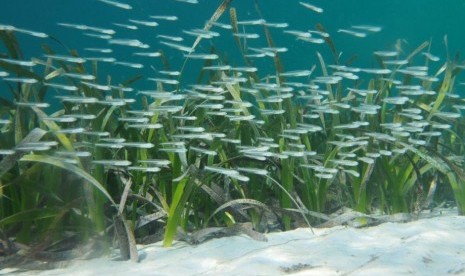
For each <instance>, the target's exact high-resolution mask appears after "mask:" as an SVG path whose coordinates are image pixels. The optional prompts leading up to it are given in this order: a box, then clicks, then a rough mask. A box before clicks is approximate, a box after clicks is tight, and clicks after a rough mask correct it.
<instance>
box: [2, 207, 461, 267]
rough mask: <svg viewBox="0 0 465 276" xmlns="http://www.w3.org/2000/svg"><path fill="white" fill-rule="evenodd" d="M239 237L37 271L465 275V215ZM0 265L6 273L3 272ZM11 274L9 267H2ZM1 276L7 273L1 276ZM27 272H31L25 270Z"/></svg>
mask: <svg viewBox="0 0 465 276" xmlns="http://www.w3.org/2000/svg"><path fill="white" fill-rule="evenodd" d="M266 236H267V238H268V242H260V241H255V240H252V239H250V238H249V237H248V236H245V235H241V236H234V237H227V238H220V239H213V240H209V241H207V242H204V243H202V244H199V245H197V246H191V245H188V244H186V243H184V242H175V243H174V245H173V247H171V248H163V247H162V244H161V243H155V244H152V245H148V246H143V247H139V253H140V255H141V258H142V260H141V262H140V263H137V264H136V263H132V262H130V261H127V262H122V261H113V260H111V259H109V258H98V259H92V260H85V261H76V262H74V263H73V264H72V265H70V266H68V267H66V268H64V269H56V270H48V271H42V272H34V273H32V272H29V274H30V275H80V276H84V275H100V276H102V275H111V276H116V275H132V276H142V275H170V276H171V275H376V276H381V275H398V274H409V275H465V217H463V216H457V215H450V214H448V215H442V216H438V217H433V218H429V219H420V220H416V221H413V222H409V223H384V224H381V225H378V226H374V227H369V228H361V229H355V228H350V227H344V226H337V227H332V228H325V229H316V228H315V229H313V233H312V231H311V230H310V229H308V228H307V229H303V228H301V229H296V230H293V231H289V232H280V233H270V234H267V235H266ZM1 270H2V269H1V268H0V272H1ZM3 272H5V270H4V271H3ZM0 274H1V273H0ZM26 274H27V273H26Z"/></svg>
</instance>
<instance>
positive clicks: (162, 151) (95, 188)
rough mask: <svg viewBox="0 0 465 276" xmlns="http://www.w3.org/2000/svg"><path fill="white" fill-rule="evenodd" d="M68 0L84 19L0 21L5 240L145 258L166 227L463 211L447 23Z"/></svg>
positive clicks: (280, 224) (212, 4)
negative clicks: (351, 20)
mask: <svg viewBox="0 0 465 276" xmlns="http://www.w3.org/2000/svg"><path fill="white" fill-rule="evenodd" d="M19 2H21V1H19ZM45 2H47V1H45ZM48 2H50V1H48ZM52 2H53V1H52ZM69 2H70V4H69V5H76V10H78V11H80V12H81V13H80V14H81V15H83V16H75V17H74V18H73V20H72V21H67V20H66V17H63V16H60V14H59V13H58V14H55V15H56V19H55V18H54V17H53V16H52V15H53V13H51V12H50V11H48V13H47V14H48V15H47V18H46V21H47V22H49V21H51V22H52V24H53V28H55V29H60V30H62V32H63V33H62V34H60V33H55V34H51V33H49V32H47V30H46V29H43V28H41V25H40V24H37V25H29V26H25V25H21V22H15V23H14V24H13V23H11V22H0V39H1V46H0V82H1V86H0V89H1V91H0V158H1V161H0V235H1V236H0V239H2V240H4V241H9V240H14V241H15V242H17V243H20V244H24V245H27V246H28V247H29V248H30V249H31V251H34V250H35V251H37V252H38V251H54V252H59V251H60V250H65V249H69V248H72V247H74V246H76V245H78V244H82V243H86V242H88V241H89V240H99V241H100V242H102V243H103V244H104V245H105V247H106V248H110V247H111V246H119V247H121V248H122V249H123V248H126V249H124V251H125V252H126V253H125V255H126V257H127V258H129V257H131V258H133V259H137V256H136V255H137V252H135V248H134V245H135V243H136V242H144V241H147V240H150V238H152V241H153V239H155V240H156V237H157V235H158V236H159V237H160V239H162V240H163V243H164V245H165V246H170V245H171V244H172V242H173V240H174V239H175V238H176V237H177V235H178V236H179V233H191V232H193V231H198V230H201V229H208V228H213V227H230V228H231V227H234V226H235V225H243V224H244V223H249V224H251V225H252V227H253V229H254V231H258V232H267V231H280V230H289V229H294V228H296V227H313V226H317V225H319V224H321V223H324V222H325V218H326V217H327V215H328V214H331V213H333V212H335V211H337V210H340V209H341V208H344V207H346V208H351V209H353V210H355V211H358V212H362V213H367V214H387V215H390V214H397V213H410V214H418V213H419V212H420V211H422V210H424V209H428V208H434V207H436V206H438V205H444V204H446V205H448V206H456V207H457V209H458V210H459V213H460V214H464V212H465V186H464V185H465V164H464V154H465V148H464V147H465V144H464V140H463V139H464V138H465V120H464V116H463V115H464V110H465V100H464V94H463V91H462V90H463V89H464V86H463V83H461V81H460V79H461V74H462V70H463V69H464V68H465V63H464V62H463V60H462V59H461V56H460V52H459V51H458V52H456V51H455V50H452V49H453V48H452V47H454V45H451V44H452V43H450V42H449V41H450V40H451V41H456V39H455V38H454V36H453V35H452V38H451V39H450V40H449V37H451V35H448V34H447V33H441V35H440V36H439V37H437V36H435V37H434V39H432V38H431V37H430V36H425V37H422V40H421V41H417V40H418V37H416V38H415V39H411V40H410V39H409V38H408V37H407V38H406V37H395V33H389V34H388V35H383V33H384V32H388V31H386V29H387V30H389V22H387V23H383V22H379V21H375V19H374V18H376V17H374V16H371V17H370V16H368V15H367V19H364V18H359V22H356V23H357V24H348V25H342V26H341V25H339V26H336V25H335V24H336V23H334V22H332V21H331V18H332V17H334V18H336V17H337V16H340V15H339V14H337V13H335V12H333V11H332V10H336V11H338V12H341V11H340V9H341V8H340V7H338V5H337V4H336V3H333V2H334V1H329V3H332V4H328V3H326V4H323V3H321V6H320V5H319V4H320V3H319V2H318V1H313V2H314V3H313V2H312V3H310V2H308V1H285V2H286V3H287V4H286V5H284V6H283V4H282V2H280V1H258V0H255V1H246V2H247V4H245V1H239V0H237V1H232V0H223V1H201V0H199V1H196V0H182V1H181V0H165V1H155V3H150V4H148V3H146V2H145V1H129V0H128V1H125V2H124V1H123V2H124V3H123V2H119V1H118V2H117V1H109V0H95V1H90V0H89V1H88V2H89V3H91V6H90V7H89V6H86V7H81V8H79V7H78V5H77V4H76V3H74V4H73V2H76V1H69ZM275 2H276V3H275ZM283 2H284V1H283ZM320 2H322V1H320ZM348 2H350V1H348ZM352 2H353V1H352ZM361 2H364V1H361ZM394 2H395V1H394ZM413 2H415V1H413ZM452 2H454V1H452ZM458 2H459V1H457V3H458ZM23 5H26V4H23ZM273 5H277V6H279V8H277V7H273ZM431 5H432V4H431ZM94 6H95V8H92V7H94ZM56 9H57V10H59V9H60V6H57V7H56ZM92 11H94V12H95V13H96V14H102V17H103V18H104V20H103V21H104V22H103V23H101V22H100V23H101V24H97V25H96V24H95V23H94V22H99V20H102V19H101V18H96V17H97V15H95V16H87V17H86V16H85V15H86V14H87V15H88V13H90V12H92ZM106 11H108V12H109V13H114V17H111V18H108V17H104V16H103V15H105V12H106ZM180 11H184V14H182V15H181V14H179V13H180ZM327 14H329V16H327ZM323 16H326V17H323ZM412 16H413V15H412ZM434 16H436V15H431V17H434ZM437 16H438V17H439V16H441V15H440V14H438V15H437ZM442 16H443V15H442ZM2 20H3V19H2ZM40 20H44V19H43V18H41V19H40ZM325 20H326V21H327V22H325ZM394 23H395V22H394ZM394 23H393V24H394ZM327 24H329V27H327V26H328V25H327ZM412 24H413V23H412ZM44 25H46V24H44ZM47 26H48V25H47ZM412 32H415V30H413V31H412ZM419 32H420V31H419ZM421 32H426V33H427V29H426V31H425V30H424V29H421ZM421 32H420V33H421ZM60 35H61V36H60ZM65 38H69V39H70V40H71V41H74V42H75V43H76V44H78V45H79V47H77V46H73V44H72V43H70V42H68V41H67V40H64V39H65ZM386 40H387V41H386ZM338 41H342V42H341V43H340V44H339V43H338ZM22 42H24V43H22ZM354 45H355V46H354ZM357 45H361V46H360V48H358V47H357ZM458 46H460V45H458ZM461 46H463V44H462V45H461ZM344 47H347V48H348V49H349V50H348V52H347V53H346V52H345V51H344ZM371 48H373V50H370V49H371ZM357 49H362V52H360V53H357V52H355V51H357ZM462 50H463V49H462ZM184 235H186V234H184Z"/></svg>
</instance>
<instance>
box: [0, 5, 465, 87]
mask: <svg viewBox="0 0 465 276" xmlns="http://www.w3.org/2000/svg"><path fill="white" fill-rule="evenodd" d="M3 2H4V4H2V8H1V9H0V18H1V19H0V24H6V25H8V24H10V25H13V26H17V27H19V28H25V29H33V30H36V31H42V32H45V33H47V34H49V35H50V36H51V37H53V38H56V39H57V40H58V41H60V42H61V43H63V46H65V47H67V48H68V49H76V50H78V52H79V53H80V54H81V55H83V56H85V55H86V54H87V53H85V52H84V51H83V50H82V49H83V48H85V47H102V48H103V47H107V46H108V44H107V42H106V41H105V40H103V39H100V40H99V39H95V38H91V37H85V36H83V35H82V34H81V33H80V32H79V31H78V30H73V29H68V28H64V27H62V26H59V25H57V23H58V22H61V23H74V24H87V25H90V26H98V27H106V28H110V29H115V26H114V25H112V23H118V22H119V23H121V22H125V21H127V20H128V19H143V18H148V17H149V16H150V15H165V14H166V15H176V16H177V17H178V18H179V19H178V20H177V21H172V22H169V21H168V22H161V23H162V24H160V25H159V26H157V27H155V28H150V27H145V28H144V27H139V29H138V30H137V31H132V30H125V29H123V28H119V29H118V28H117V27H116V30H117V36H118V37H132V38H137V39H139V40H141V41H142V42H144V43H147V44H150V45H151V46H152V47H151V50H157V46H159V48H162V47H161V46H163V45H160V44H158V43H157V41H158V39H157V38H156V35H157V34H167V35H179V36H183V33H182V32H181V30H188V29H192V28H202V27H203V25H204V24H205V22H206V21H207V20H208V19H209V18H210V16H211V15H212V14H213V12H214V11H215V9H216V8H217V7H218V5H219V3H220V2H221V1H213V0H199V1H198V2H199V3H198V4H188V3H183V2H177V1H174V0H133V1H128V3H129V4H130V5H131V6H132V8H133V9H132V10H130V11H129V12H128V11H127V10H124V9H118V8H115V7H112V6H110V5H107V4H105V3H102V2H99V1H95V0H67V1H60V0H42V1H29V0H16V1H6V0H3ZM255 2H256V1H254V0H236V1H232V4H231V6H233V7H236V9H237V13H238V17H239V20H250V19H256V18H258V15H257V12H256V9H255V5H254V3H255ZM257 2H258V3H259V6H260V9H261V11H262V13H263V17H264V18H266V19H267V21H270V22H280V23H284V22H286V23H288V24H289V27H288V29H297V30H307V29H315V25H316V24H317V23H321V24H323V26H324V27H325V29H326V30H327V32H328V33H330V35H331V38H332V40H333V41H334V43H335V44H336V45H337V49H338V50H339V51H341V52H342V58H341V60H349V59H350V58H351V57H352V56H354V55H356V56H357V60H356V62H355V63H354V64H353V65H354V66H358V67H364V66H370V65H373V63H374V62H375V60H374V58H373V52H374V51H376V50H395V49H396V48H395V47H396V44H397V45H398V46H399V47H401V49H402V50H403V51H405V52H408V51H411V50H413V49H415V48H416V47H417V46H418V45H420V44H421V43H422V42H424V41H431V42H432V43H431V52H432V53H433V54H435V55H437V56H439V57H445V56H446V48H445V47H444V36H445V35H447V39H448V44H449V52H450V55H454V54H455V53H456V52H461V53H463V52H464V50H465V35H464V31H463V26H464V23H465V19H464V18H465V1H462V0H447V1H437V0H409V1H403V0H385V1H382V0H378V1H370V0H345V1H339V0H325V1H312V4H314V5H317V6H319V7H321V8H323V9H324V12H323V13H313V12H309V10H308V9H306V8H304V7H302V6H301V5H299V4H298V2H299V1H296V0H289V1H288V0H266V1H257ZM291 2H292V3H291ZM294 2H295V3H294ZM219 21H220V22H226V23H229V17H228V15H227V14H225V15H223V16H222V17H221V18H220V20H219ZM362 24H367V25H376V26H380V27H382V31H381V32H379V33H376V34H372V35H370V36H368V37H366V38H362V39H360V38H357V37H352V36H350V35H347V34H343V33H338V32H337V30H338V29H340V28H349V27H350V26H351V25H362ZM249 30H250V28H249ZM184 36H185V35H184ZM273 37H274V40H275V43H276V46H277V47H287V48H288V49H289V51H288V52H286V53H283V54H282V59H283V60H284V62H283V63H284V68H285V70H296V69H309V68H310V67H311V66H312V65H314V64H315V63H316V62H317V60H316V55H315V54H314V52H315V51H320V52H323V53H325V52H327V53H328V52H329V51H328V47H327V46H326V45H324V44H320V45H318V44H317V45H311V44H309V43H307V42H304V41H296V40H295V38H294V37H293V36H290V35H285V34H284V35H283V34H282V32H281V31H280V30H278V31H274V33H273ZM19 40H20V42H21V45H22V49H23V52H24V54H25V56H26V57H27V56H34V55H36V54H40V53H41V49H40V45H41V43H38V39H37V38H33V37H30V36H25V35H22V36H21V35H20V36H19ZM211 42H212V44H214V46H215V48H216V49H218V50H219V51H220V52H221V53H223V54H224V55H226V56H229V57H230V59H231V60H233V59H235V60H241V59H240V53H239V51H238V50H237V46H236V44H235V42H234V40H233V37H232V36H231V35H221V36H220V37H216V38H214V39H212V40H211ZM47 43H48V44H49V45H50V46H51V47H52V48H54V49H55V50H56V51H57V52H58V51H60V50H62V52H63V53H66V52H67V49H66V48H65V47H63V46H62V45H58V44H57V43H56V42H55V41H52V40H51V39H48V41H47ZM54 43H56V44H54ZM188 43H190V41H189V42H186V41H185V44H188ZM248 43H249V44H248V45H249V46H251V47H252V46H254V47H258V46H266V40H265V39H264V38H260V39H257V41H252V40H249V42H248ZM203 45H205V44H203ZM204 47H205V46H204ZM113 48H114V52H113V54H112V56H113V57H115V58H117V59H118V60H119V59H120V58H121V59H122V60H127V61H134V62H142V63H145V64H146V66H145V68H144V73H145V74H146V75H147V76H152V75H154V72H153V70H151V69H150V67H149V66H150V65H153V66H154V67H155V69H160V67H161V62H160V61H159V60H156V59H155V60H153V59H151V60H150V61H147V60H146V61H145V62H144V58H143V57H139V58H137V57H131V56H130V54H131V51H132V50H133V49H131V47H124V46H122V47H113ZM163 48H167V47H163ZM203 50H208V49H203ZM166 51H167V57H168V61H169V63H170V65H171V67H172V69H173V70H177V69H179V68H180V67H181V66H182V63H183V62H184V59H183V57H182V55H180V54H179V51H176V50H173V49H167V50H166ZM128 57H129V58H128ZM196 64H197V65H199V66H200V65H201V64H202V63H201V62H195V61H194V62H190V64H188V67H187V68H188V69H190V70H191V71H192V74H186V75H187V76H186V77H184V81H185V83H193V82H195V78H196V77H197V75H198V73H197V72H198V70H199V68H200V67H195V66H196ZM237 65H238V66H239V65H241V64H237ZM103 66H105V64H104V65H103ZM103 66H102V67H101V69H100V72H105V73H111V74H112V77H113V79H117V78H118V76H120V77H121V79H125V78H128V77H130V76H132V75H134V74H136V70H134V69H128V68H124V67H117V68H112V69H111V70H110V71H108V69H107V68H105V67H103ZM113 67H115V66H113ZM260 71H261V72H262V73H264V72H263V69H261V70H260ZM268 73H273V69H271V70H270V71H269V72H268ZM189 75H190V76H191V77H192V78H189ZM137 85H138V86H142V87H143V88H148V87H151V86H150V83H146V84H143V83H140V82H139V83H138V84H137Z"/></svg>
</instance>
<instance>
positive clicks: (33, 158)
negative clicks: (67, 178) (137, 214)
mask: <svg viewBox="0 0 465 276" xmlns="http://www.w3.org/2000/svg"><path fill="white" fill-rule="evenodd" d="M20 161H23V162H39V163H45V164H49V165H52V166H55V167H58V168H62V169H64V170H67V171H69V172H71V173H74V174H76V175H77V176H79V177H81V178H82V179H84V180H86V181H87V182H88V183H89V184H90V185H92V186H93V187H94V188H96V189H97V190H99V191H100V192H101V193H102V194H103V195H104V196H105V198H106V199H107V200H108V201H110V202H111V204H112V205H113V206H114V207H115V208H116V209H118V207H117V205H116V203H115V202H114V201H113V199H112V198H111V196H110V194H109V193H108V192H107V190H106V189H105V188H104V187H103V186H102V184H100V182H98V181H97V180H96V179H95V178H93V177H92V176H91V175H90V174H88V173H87V172H86V171H84V170H83V169H81V168H79V167H77V166H75V165H73V164H70V163H65V162H63V160H61V159H59V158H57V157H53V156H48V155H34V154H29V155H25V156H23V157H22V158H21V160H20Z"/></svg>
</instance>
